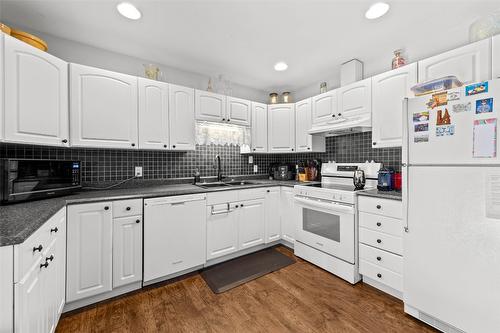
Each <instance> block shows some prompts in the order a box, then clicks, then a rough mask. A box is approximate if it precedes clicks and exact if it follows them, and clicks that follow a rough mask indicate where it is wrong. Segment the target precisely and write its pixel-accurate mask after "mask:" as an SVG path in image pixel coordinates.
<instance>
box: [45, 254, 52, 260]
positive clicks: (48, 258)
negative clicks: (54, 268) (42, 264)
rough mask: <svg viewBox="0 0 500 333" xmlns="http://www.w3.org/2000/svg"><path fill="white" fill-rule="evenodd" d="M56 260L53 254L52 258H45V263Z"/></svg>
mask: <svg viewBox="0 0 500 333" xmlns="http://www.w3.org/2000/svg"><path fill="white" fill-rule="evenodd" d="M53 260H54V255H53V254H51V255H50V257H47V258H45V261H53Z"/></svg>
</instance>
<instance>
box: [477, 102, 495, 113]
mask: <svg viewBox="0 0 500 333" xmlns="http://www.w3.org/2000/svg"><path fill="white" fill-rule="evenodd" d="M488 112H493V98H485V99H478V100H477V101H476V114H480V113H488Z"/></svg>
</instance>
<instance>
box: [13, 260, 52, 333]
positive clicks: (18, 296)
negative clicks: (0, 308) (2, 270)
mask: <svg viewBox="0 0 500 333" xmlns="http://www.w3.org/2000/svg"><path fill="white" fill-rule="evenodd" d="M40 264H41V260H40V261H39V262H37V264H36V265H34V266H33V267H32V269H31V270H30V271H29V273H27V274H26V275H25V276H24V277H23V278H22V279H21V280H20V281H19V282H18V283H16V284H15V285H14V300H15V301H14V332H16V333H45V332H46V331H47V322H46V320H47V313H46V308H45V304H46V301H47V300H45V299H44V298H43V295H42V292H43V278H44V276H43V273H44V271H43V270H44V269H45V268H42V267H40Z"/></svg>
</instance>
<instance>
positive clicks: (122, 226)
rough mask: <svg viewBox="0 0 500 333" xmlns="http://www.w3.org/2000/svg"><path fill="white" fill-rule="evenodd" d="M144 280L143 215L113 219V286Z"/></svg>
mask: <svg viewBox="0 0 500 333" xmlns="http://www.w3.org/2000/svg"><path fill="white" fill-rule="evenodd" d="M141 280H142V216H127V217H120V218H115V219H114V220H113V288H116V287H120V286H124V285H127V284H129V283H132V282H137V281H141Z"/></svg>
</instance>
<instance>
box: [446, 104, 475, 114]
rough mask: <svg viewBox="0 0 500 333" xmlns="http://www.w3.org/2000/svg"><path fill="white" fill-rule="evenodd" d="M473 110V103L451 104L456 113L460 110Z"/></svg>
mask: <svg viewBox="0 0 500 333" xmlns="http://www.w3.org/2000/svg"><path fill="white" fill-rule="evenodd" d="M470 110H472V103H471V102H468V103H461V104H454V105H452V106H451V111H453V112H455V113H460V112H468V111H470Z"/></svg>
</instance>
